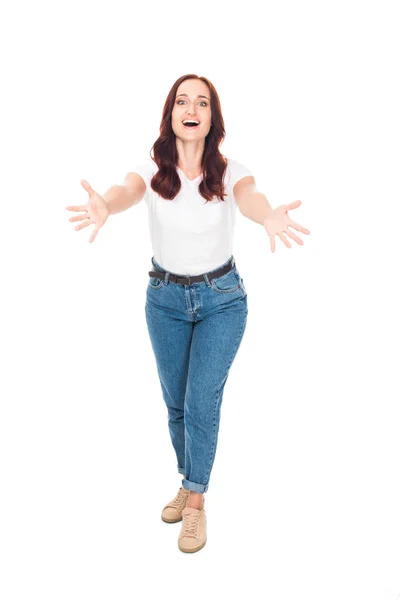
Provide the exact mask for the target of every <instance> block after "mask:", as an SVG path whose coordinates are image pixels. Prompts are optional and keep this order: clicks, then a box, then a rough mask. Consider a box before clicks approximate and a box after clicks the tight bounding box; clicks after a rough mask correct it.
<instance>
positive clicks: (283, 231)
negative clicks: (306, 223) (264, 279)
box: [263, 200, 310, 252]
mask: <svg viewBox="0 0 400 600" xmlns="http://www.w3.org/2000/svg"><path fill="white" fill-rule="evenodd" d="M300 204H301V200H295V201H294V202H291V203H290V204H282V206H278V207H277V208H274V209H271V211H270V212H269V213H268V215H267V216H266V217H265V220H264V223H263V225H264V229H265V231H266V232H267V233H268V235H269V239H270V244H271V252H275V236H276V235H279V237H280V238H281V240H282V242H283V243H284V244H285V246H287V248H291V247H292V245H291V243H290V242H289V240H288V239H287V238H286V235H288V236H289V237H291V238H292V240H294V241H295V242H297V243H298V244H300V245H301V246H302V245H303V243H304V242H303V240H301V239H300V238H299V237H298V236H297V235H296V234H294V233H293V232H292V231H290V230H289V229H288V226H289V227H292V228H293V229H297V231H301V232H302V233H306V234H307V235H308V234H309V233H310V232H309V231H308V229H306V228H305V227H302V226H301V225H299V224H298V223H295V222H294V221H292V219H291V218H290V217H289V214H288V211H289V210H292V209H293V208H298V207H299V206H300Z"/></svg>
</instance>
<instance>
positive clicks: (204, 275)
mask: <svg viewBox="0 0 400 600" xmlns="http://www.w3.org/2000/svg"><path fill="white" fill-rule="evenodd" d="M203 277H204V280H205V282H206V284H207V285H208V287H210V285H211V284H210V280H209V279H208V276H207V273H203Z"/></svg>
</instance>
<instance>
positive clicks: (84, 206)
mask: <svg viewBox="0 0 400 600" xmlns="http://www.w3.org/2000/svg"><path fill="white" fill-rule="evenodd" d="M86 208H87V204H82V205H81V206H66V207H65V210H75V211H78V210H86Z"/></svg>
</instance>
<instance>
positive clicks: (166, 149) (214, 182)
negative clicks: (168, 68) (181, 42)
mask: <svg viewBox="0 0 400 600" xmlns="http://www.w3.org/2000/svg"><path fill="white" fill-rule="evenodd" d="M186 79H200V80H201V81H203V82H204V83H205V84H206V85H207V86H208V89H209V90H210V106H211V115H212V127H211V128H210V131H209V132H208V134H207V136H206V139H205V142H204V152H203V156H202V160H201V167H202V172H203V179H202V181H201V183H200V185H199V193H200V195H201V196H203V198H205V199H206V200H207V202H210V201H212V199H213V198H214V196H217V197H218V198H219V199H220V200H224V198H223V197H224V196H227V194H225V193H224V184H223V181H224V175H225V171H226V168H227V165H228V161H227V158H226V157H225V156H224V155H223V154H221V153H220V151H219V149H218V148H219V146H220V144H221V143H222V141H223V140H224V139H225V125H224V120H223V117H222V111H221V104H220V101H219V97H218V94H217V91H216V89H215V87H214V86H213V84H212V83H211V82H210V81H209V80H208V79H207V78H206V77H198V76H197V75H194V74H189V75H183V76H182V77H180V78H179V79H177V81H175V83H174V85H173V86H172V88H171V90H170V92H169V94H168V96H167V99H166V101H165V104H164V109H163V113H162V118H161V125H160V136H159V137H158V139H157V140H156V141H155V142H154V144H153V146H152V148H151V151H150V158H151V159H152V160H153V161H154V162H155V163H156V164H157V166H158V172H157V173H156V174H155V175H154V176H153V178H152V180H151V188H152V189H153V190H154V191H155V192H157V193H158V194H159V195H160V196H161V197H162V198H164V199H165V200H173V199H174V198H175V196H176V195H177V194H178V192H179V191H180V189H181V180H180V177H179V174H178V172H177V166H178V165H177V164H178V158H179V157H178V152H177V149H176V143H175V140H176V136H175V133H174V131H173V129H172V121H171V119H172V110H173V108H174V104H175V98H176V92H177V90H178V87H179V86H180V84H181V83H182V81H185V80H186ZM152 151H153V152H154V157H153V156H152V155H151V152H152Z"/></svg>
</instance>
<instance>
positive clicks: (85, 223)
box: [75, 219, 91, 231]
mask: <svg viewBox="0 0 400 600" xmlns="http://www.w3.org/2000/svg"><path fill="white" fill-rule="evenodd" d="M88 225H91V222H90V219H86V221H84V222H83V223H81V224H80V225H77V226H76V227H75V229H76V231H80V230H81V229H83V228H84V227H87V226H88Z"/></svg>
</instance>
